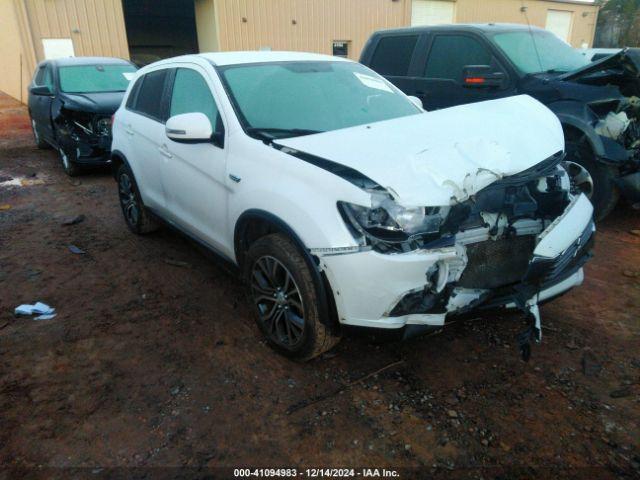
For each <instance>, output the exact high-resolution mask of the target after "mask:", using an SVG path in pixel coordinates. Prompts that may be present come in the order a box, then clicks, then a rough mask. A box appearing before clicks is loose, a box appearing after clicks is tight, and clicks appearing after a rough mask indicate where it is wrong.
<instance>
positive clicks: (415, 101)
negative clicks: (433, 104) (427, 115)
mask: <svg viewBox="0 0 640 480" xmlns="http://www.w3.org/2000/svg"><path fill="white" fill-rule="evenodd" d="M407 97H408V98H409V100H411V103H413V104H414V105H415V106H416V107H418V108H419V109H420V110H424V105H423V104H422V100H420V99H419V98H418V97H414V96H413V95H407Z"/></svg>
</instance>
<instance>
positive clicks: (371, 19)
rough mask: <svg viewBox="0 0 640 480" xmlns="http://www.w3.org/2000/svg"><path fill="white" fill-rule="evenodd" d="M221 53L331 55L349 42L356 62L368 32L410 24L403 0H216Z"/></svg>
mask: <svg viewBox="0 0 640 480" xmlns="http://www.w3.org/2000/svg"><path fill="white" fill-rule="evenodd" d="M215 4H216V16H217V19H218V27H219V39H220V49H221V50H248V49H250V50H255V49H259V48H263V47H270V48H272V49H273V50H296V51H310V52H319V53H326V54H331V52H332V42H333V41H334V40H335V41H348V42H350V45H349V57H350V58H354V59H357V58H358V57H359V56H360V51H361V50H362V47H363V46H364V44H365V42H366V41H367V39H368V38H369V35H370V34H371V32H373V31H375V30H379V29H383V28H393V27H401V26H405V25H409V20H410V12H411V4H410V2H407V1H405V0H399V1H392V0H216V2H215Z"/></svg>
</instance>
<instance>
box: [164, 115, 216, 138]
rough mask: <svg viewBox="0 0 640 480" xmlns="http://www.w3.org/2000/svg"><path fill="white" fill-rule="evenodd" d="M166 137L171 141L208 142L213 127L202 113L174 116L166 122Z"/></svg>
mask: <svg viewBox="0 0 640 480" xmlns="http://www.w3.org/2000/svg"><path fill="white" fill-rule="evenodd" d="M165 131H166V132H167V137H169V138H171V139H172V140H187V141H198V140H210V139H211V135H212V134H213V127H212V126H211V122H210V121H209V118H207V116H206V115H205V114H204V113H200V112H193V113H183V114H180V115H174V116H173V117H171V118H170V119H169V120H167V125H166V127H165Z"/></svg>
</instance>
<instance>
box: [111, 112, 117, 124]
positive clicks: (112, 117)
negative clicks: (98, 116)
mask: <svg viewBox="0 0 640 480" xmlns="http://www.w3.org/2000/svg"><path fill="white" fill-rule="evenodd" d="M115 121H116V114H115V113H114V114H113V115H111V126H112V127H113V124H114V123H115Z"/></svg>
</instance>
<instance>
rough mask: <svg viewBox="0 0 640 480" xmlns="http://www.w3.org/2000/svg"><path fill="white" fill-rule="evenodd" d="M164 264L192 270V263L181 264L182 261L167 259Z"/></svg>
mask: <svg viewBox="0 0 640 480" xmlns="http://www.w3.org/2000/svg"><path fill="white" fill-rule="evenodd" d="M164 263H166V264H167V265H173V266H174V267H182V268H191V264H190V263H188V262H181V261H180V260H172V259H171V258H165V259H164Z"/></svg>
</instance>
